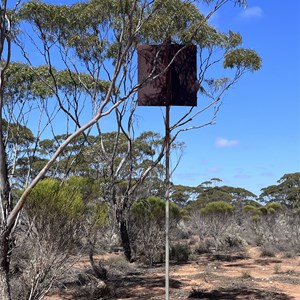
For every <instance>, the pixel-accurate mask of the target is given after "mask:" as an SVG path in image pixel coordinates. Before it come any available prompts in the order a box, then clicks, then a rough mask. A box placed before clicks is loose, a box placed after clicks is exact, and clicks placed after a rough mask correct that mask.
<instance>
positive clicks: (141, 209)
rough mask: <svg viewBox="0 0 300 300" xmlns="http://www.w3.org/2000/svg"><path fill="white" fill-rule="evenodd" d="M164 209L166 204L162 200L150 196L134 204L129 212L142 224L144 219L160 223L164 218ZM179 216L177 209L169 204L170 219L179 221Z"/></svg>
mask: <svg viewBox="0 0 300 300" xmlns="http://www.w3.org/2000/svg"><path fill="white" fill-rule="evenodd" d="M165 207H166V203H165V201H164V200H163V199H161V198H158V197H153V196H151V197H148V198H146V199H142V200H139V201H137V202H135V203H134V204H133V206H132V209H131V211H132V214H133V215H134V217H135V218H136V219H137V220H140V221H141V222H144V221H145V220H146V219H148V220H157V221H158V222H161V221H163V220H164V218H165ZM180 216H181V213H180V209H179V207H178V206H177V205H175V204H174V203H172V202H170V217H171V218H173V219H179V218H180Z"/></svg>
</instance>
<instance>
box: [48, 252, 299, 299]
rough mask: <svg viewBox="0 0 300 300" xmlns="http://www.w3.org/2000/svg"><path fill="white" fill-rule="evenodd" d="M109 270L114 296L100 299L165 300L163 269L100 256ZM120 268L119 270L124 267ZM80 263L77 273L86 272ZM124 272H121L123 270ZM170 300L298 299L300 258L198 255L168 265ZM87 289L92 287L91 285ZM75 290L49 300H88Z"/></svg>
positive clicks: (256, 254) (251, 254) (114, 256)
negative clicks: (187, 260) (117, 266)
mask: <svg viewBox="0 0 300 300" xmlns="http://www.w3.org/2000/svg"><path fill="white" fill-rule="evenodd" d="M100 258H101V261H105V262H106V266H108V268H110V266H109V265H112V262H117V264H118V265H119V269H118V270H114V269H113V268H112V267H111V269H109V270H110V271H109V273H108V281H107V286H108V287H109V289H110V295H109V296H106V297H100V296H99V298H98V299H119V300H124V299H131V300H143V299H144V300H146V299H147V300H148V299H153V300H155V299H156V300H159V299H164V297H165V296H164V267H163V266H156V267H154V268H142V267H139V266H137V265H135V264H127V263H126V262H125V261H124V259H123V257H122V254H110V255H109V256H107V255H106V256H102V257H98V259H100ZM120 265H121V267H120ZM88 267H89V265H88V261H87V260H86V259H84V260H82V261H81V263H80V264H78V265H77V266H76V268H77V269H80V268H82V269H83V268H88ZM120 269H122V270H121V271H120ZM170 278H171V279H170V299H172V300H173V299H228V300H235V299H269V300H271V299H279V300H290V299H296V300H297V299H300V257H294V258H284V257H283V255H281V254H278V255H277V256H276V257H260V250H259V248H258V247H252V248H250V249H249V250H248V256H247V258H246V259H245V258H241V257H239V256H237V255H235V254H230V255H224V256H218V257H216V256H212V255H207V254H205V255H199V256H197V257H195V260H193V261H190V262H188V263H184V264H171V266H170ZM87 289H88V287H87ZM89 297H90V296H87V294H86V295H85V296H84V294H82V293H81V294H78V293H76V288H74V287H73V288H72V287H70V288H64V289H62V288H60V289H59V290H57V291H56V292H55V293H54V294H52V295H48V296H47V297H46V298H44V299H46V300H66V299H87V300H88V299H90V298H89Z"/></svg>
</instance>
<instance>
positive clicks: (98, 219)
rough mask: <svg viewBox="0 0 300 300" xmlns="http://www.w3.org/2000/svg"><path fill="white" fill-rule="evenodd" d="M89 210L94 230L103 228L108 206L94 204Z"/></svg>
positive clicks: (106, 219)
mask: <svg viewBox="0 0 300 300" xmlns="http://www.w3.org/2000/svg"><path fill="white" fill-rule="evenodd" d="M91 210H92V212H91V217H90V219H91V223H92V224H93V226H94V228H103V227H104V226H105V225H106V224H107V222H108V218H109V206H108V205H107V204H105V203H96V204H95V206H94V207H92V208H91Z"/></svg>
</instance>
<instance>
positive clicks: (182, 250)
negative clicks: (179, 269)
mask: <svg viewBox="0 0 300 300" xmlns="http://www.w3.org/2000/svg"><path fill="white" fill-rule="evenodd" d="M190 254H191V249H190V248H189V246H188V245H187V244H182V243H176V244H174V245H173V246H172V248H171V251H170V259H174V260H176V262H178V263H182V262H187V261H188V260H189V255H190Z"/></svg>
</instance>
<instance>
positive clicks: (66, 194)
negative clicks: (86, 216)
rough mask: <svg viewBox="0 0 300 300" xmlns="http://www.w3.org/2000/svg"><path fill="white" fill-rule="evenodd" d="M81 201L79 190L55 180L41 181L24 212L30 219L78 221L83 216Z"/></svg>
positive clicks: (72, 185) (33, 191) (67, 183)
mask: <svg viewBox="0 0 300 300" xmlns="http://www.w3.org/2000/svg"><path fill="white" fill-rule="evenodd" d="M83 208H84V206H83V199H82V195H81V193H80V191H79V188H78V187H77V186H76V185H74V184H72V182H68V181H67V182H66V184H61V183H60V182H59V181H58V180H56V179H51V178H47V179H44V180H41V181H40V182H39V183H38V184H37V185H36V187H35V188H34V189H33V190H32V192H31V193H30V195H29V197H28V201H27V203H26V210H27V212H28V214H29V216H30V217H31V218H32V219H39V218H43V219H44V218H47V219H48V221H49V222H50V221H51V222H55V219H56V218H62V216H63V218H65V219H66V220H74V219H75V220H76V219H77V220H79V219H80V218H81V217H82V214H83Z"/></svg>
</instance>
